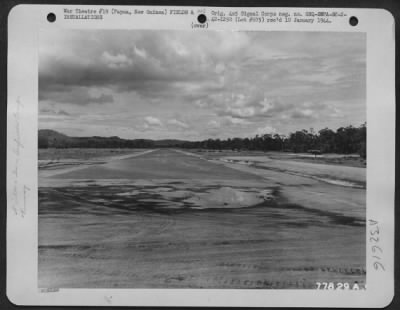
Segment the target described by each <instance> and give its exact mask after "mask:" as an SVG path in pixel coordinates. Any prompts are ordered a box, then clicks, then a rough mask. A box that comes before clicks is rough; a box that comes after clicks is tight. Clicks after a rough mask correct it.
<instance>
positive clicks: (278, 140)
mask: <svg viewBox="0 0 400 310" xmlns="http://www.w3.org/2000/svg"><path fill="white" fill-rule="evenodd" d="M43 132H44V131H43ZM49 132H50V133H49ZM366 139H367V126H366V123H364V124H362V125H361V126H359V127H353V126H347V127H340V128H338V129H337V130H336V131H334V130H332V129H329V128H324V129H322V130H320V131H318V132H314V130H313V129H310V130H305V129H303V130H298V131H295V132H293V133H290V134H289V135H280V134H264V135H256V136H255V137H250V138H228V139H206V140H203V141H182V140H149V139H134V140H129V139H121V138H119V137H68V136H65V135H62V134H59V133H57V132H54V131H49V130H47V132H46V135H45V134H41V133H40V131H39V148H47V147H59V148H60V147H61V148H71V147H81V148H85V147H87V148H154V147H157V148H159V147H180V148H188V149H194V148H198V149H212V150H250V151H252V150H257V151H284V152H295V153H300V152H311V153H340V154H354V153H357V154H359V155H360V156H361V157H363V158H366Z"/></svg>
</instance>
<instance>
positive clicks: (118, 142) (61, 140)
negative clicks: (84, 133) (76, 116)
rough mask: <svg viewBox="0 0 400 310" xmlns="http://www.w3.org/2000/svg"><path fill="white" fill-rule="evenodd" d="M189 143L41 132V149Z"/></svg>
mask: <svg viewBox="0 0 400 310" xmlns="http://www.w3.org/2000/svg"><path fill="white" fill-rule="evenodd" d="M186 142H188V141H183V140H176V139H164V140H149V139H133V140H131V139H121V138H120V137H117V136H113V137H99V136H93V137H69V136H67V135H65V134H62V133H60V132H57V131H55V130H50V129H40V130H39V148H49V147H57V148H73V147H88V148H152V147H179V146H182V145H183V144H184V143H186Z"/></svg>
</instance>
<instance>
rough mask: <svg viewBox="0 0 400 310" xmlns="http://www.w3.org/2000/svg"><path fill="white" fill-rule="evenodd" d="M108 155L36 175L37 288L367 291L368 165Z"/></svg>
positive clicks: (176, 153)
mask: <svg viewBox="0 0 400 310" xmlns="http://www.w3.org/2000/svg"><path fill="white" fill-rule="evenodd" d="M70 152H73V151H70ZM106 155H107V156H108V157H107V156H105V157H103V158H102V160H101V161H99V162H95V163H92V164H91V165H88V164H87V162H88V161H91V160H92V159H91V158H89V159H85V158H78V157H79V156H76V157H77V158H75V157H74V156H70V157H73V159H75V160H77V161H79V164H75V165H74V168H73V169H69V168H68V167H67V168H66V167H65V166H58V167H51V166H47V167H46V166H42V167H41V169H40V171H39V287H53V288H54V287H59V288H78V287H82V288H110V287H120V288H275V289H276V288H315V287H316V282H330V281H331V282H348V283H350V284H353V283H355V282H357V283H358V284H360V286H361V287H362V286H363V285H364V284H365V213H366V207H365V201H366V196H365V194H366V192H365V168H360V167H346V166H343V165H326V164H323V163H321V162H319V163H316V164H314V163H304V162H299V161H293V160H289V159H286V158H284V159H283V160H282V159H276V158H274V156H265V155H262V154H257V155H259V156H251V158H247V156H248V154H240V153H238V154H235V156H232V155H231V154H221V156H211V157H210V156H204V155H203V154H201V153H197V154H194V153H189V152H186V151H180V150H173V149H159V150H150V151H148V150H130V152H129V151H128V150H127V151H126V153H125V152H124V153H123V154H117V155H119V156H120V157H115V156H113V155H111V153H107V154H106ZM110 156H112V157H110ZM244 156H246V157H244ZM60 161H63V160H60ZM50 172H51V173H50ZM327 180H328V181H327ZM329 180H334V181H335V180H336V181H339V182H336V183H335V182H329ZM346 182H347V183H346Z"/></svg>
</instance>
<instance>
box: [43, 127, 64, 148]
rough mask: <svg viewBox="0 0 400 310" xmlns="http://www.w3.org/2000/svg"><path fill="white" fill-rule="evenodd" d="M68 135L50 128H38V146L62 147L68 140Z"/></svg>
mask: <svg viewBox="0 0 400 310" xmlns="http://www.w3.org/2000/svg"><path fill="white" fill-rule="evenodd" d="M70 139H71V138H70V137H68V136H67V135H64V134H62V133H59V132H57V131H55V130H51V129H41V130H39V147H60V146H61V147H62V146H64V145H67V144H68V143H69V142H70Z"/></svg>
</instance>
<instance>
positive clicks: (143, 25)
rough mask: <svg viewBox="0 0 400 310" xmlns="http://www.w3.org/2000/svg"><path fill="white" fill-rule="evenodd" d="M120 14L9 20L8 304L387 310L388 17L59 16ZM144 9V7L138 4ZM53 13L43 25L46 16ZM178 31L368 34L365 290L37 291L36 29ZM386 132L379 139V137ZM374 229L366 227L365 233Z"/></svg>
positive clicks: (391, 155)
mask: <svg viewBox="0 0 400 310" xmlns="http://www.w3.org/2000/svg"><path fill="white" fill-rule="evenodd" d="M101 7H107V8H109V9H112V8H116V9H126V8H127V7H126V6H110V5H107V6H93V5H17V6H15V7H14V8H13V9H12V10H11V11H10V13H9V17H8V107H7V111H8V112H7V296H8V298H9V299H10V301H11V302H12V303H14V304H18V305H94V306H233V307H240V306H246V307H266V306H269V307H368V308H372V307H384V306H386V305H388V304H389V303H390V302H391V301H392V299H393V296H394V192H395V191H394V189H395V170H394V167H395V37H394V35H395V33H394V23H395V22H394V18H393V16H392V14H391V13H390V12H388V11H386V10H384V9H347V8H346V9H338V8H335V9H328V8H321V9H318V8H313V9H307V8H265V10H268V11H277V12H278V11H288V12H305V11H310V10H312V11H326V12H331V11H342V12H345V13H346V15H347V16H356V17H357V18H358V20H359V24H358V25H357V27H352V26H350V25H349V21H348V17H347V18H337V19H334V21H333V22H332V23H328V24H321V23H319V24H273V23H271V24H265V23H261V24H259V23H240V24H239V23H209V24H208V25H207V26H208V29H202V28H196V29H193V28H192V23H196V19H197V15H196V14H195V15H174V16H172V15H162V16H160V15H144V16H135V18H132V16H126V15H109V16H107V17H106V18H104V19H102V20H95V19H92V20H69V19H63V18H61V17H62V16H63V11H64V9H65V8H68V9H76V8H81V9H93V8H97V9H99V8H101ZM136 8H140V9H142V10H146V9H148V8H149V7H146V6H137V7H136ZM166 8H167V9H168V10H170V9H182V8H188V9H190V10H193V11H195V12H202V13H204V14H205V15H206V16H210V15H209V13H210V11H211V10H219V11H228V10H229V11H233V10H235V9H236V10H239V11H240V10H243V9H245V10H247V11H257V10H260V9H261V8H216V7H212V8H211V7H161V6H158V7H157V6H152V7H151V9H160V10H161V9H166ZM49 12H53V13H55V14H56V16H57V17H59V18H57V21H56V22H55V23H49V22H48V21H47V19H46V17H47V14H48V13H49ZM46 27H53V28H54V27H59V28H60V29H61V28H64V29H171V30H172V29H175V30H189V31H213V30H228V31H239V30H241V31H245V30H247V31H251V30H254V31H255V30H258V31H326V32H332V31H335V32H364V33H366V34H367V124H368V131H367V154H368V164H367V217H366V219H367V222H366V229H367V231H366V247H367V255H366V257H367V262H366V265H367V273H366V277H367V281H366V282H367V289H366V290H360V291H343V290H335V291H328V290H318V291H317V290H292V289H285V290H273V289H60V290H55V291H51V290H48V291H41V290H39V289H38V285H37V275H38V241H37V237H38V233H37V231H38V168H37V162H38V161H37V157H38V155H37V152H38V151H37V150H38V149H37V147H38V145H37V138H38V137H37V132H38V130H37V128H38V124H37V122H38V37H39V33H40V31H41V29H44V28H46ZM382 133H385V135H384V136H383V135H382ZM369 220H373V221H376V222H377V223H378V225H379V228H380V232H379V236H380V246H381V248H382V249H383V250H384V254H383V255H382V258H381V262H383V264H384V266H385V270H384V271H382V270H381V269H380V268H377V269H375V268H374V266H375V267H376V265H374V264H375V258H374V257H373V256H374V255H375V254H374V252H373V248H372V247H373V245H374V243H372V241H371V239H370V237H371V235H372V230H373V229H374V228H373V227H372V226H371V225H370V222H369ZM371 227H372V228H371Z"/></svg>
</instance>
